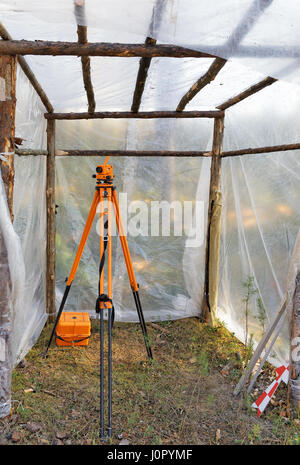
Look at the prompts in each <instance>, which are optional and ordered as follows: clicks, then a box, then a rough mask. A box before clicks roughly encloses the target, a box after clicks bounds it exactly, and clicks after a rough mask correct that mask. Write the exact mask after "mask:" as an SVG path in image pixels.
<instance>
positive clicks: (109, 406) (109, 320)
mask: <svg viewBox="0 0 300 465" xmlns="http://www.w3.org/2000/svg"><path fill="white" fill-rule="evenodd" d="M111 349H112V309H109V310H108V437H109V438H111V436H112V419H111V414H112V350H111Z"/></svg>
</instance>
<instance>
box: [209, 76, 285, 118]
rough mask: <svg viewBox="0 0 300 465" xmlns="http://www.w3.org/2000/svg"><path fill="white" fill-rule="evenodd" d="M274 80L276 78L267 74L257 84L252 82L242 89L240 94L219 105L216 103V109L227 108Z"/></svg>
mask: <svg viewBox="0 0 300 465" xmlns="http://www.w3.org/2000/svg"><path fill="white" fill-rule="evenodd" d="M274 82H277V79H275V78H272V77H270V76H268V77H266V78H265V79H263V80H262V81H259V82H258V83H257V84H254V85H253V86H251V87H249V88H248V89H246V90H244V91H243V92H241V93H240V94H238V95H236V96H235V97H232V98H230V99H229V100H226V102H224V103H222V104H221V105H218V106H217V108H218V110H226V109H227V108H229V107H232V106H233V105H235V104H236V103H239V102H241V101H242V100H245V99H246V98H248V97H250V95H253V94H256V92H259V91H260V90H262V89H264V88H265V87H268V86H270V85H271V84H274Z"/></svg>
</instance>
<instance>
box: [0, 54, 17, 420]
mask: <svg viewBox="0 0 300 465" xmlns="http://www.w3.org/2000/svg"><path fill="white" fill-rule="evenodd" d="M15 107H16V57H15V56H1V57H0V152H1V154H2V156H3V157H5V154H10V155H7V161H3V160H2V161H0V166H1V176H2V180H3V183H4V188H5V192H6V196H7V202H8V207H9V211H10V215H11V219H13V186H14V156H13V155H12V154H13V152H14V136H15ZM0 214H1V215H3V214H4V212H0ZM11 290H12V283H11V276H10V270H9V263H8V253H7V248H6V244H5V241H4V237H3V233H2V231H1V229H0V417H6V416H7V415H9V413H10V409H11V400H10V392H11V374H12V356H11V329H12V316H11V306H10V303H11V302H10V299H11Z"/></svg>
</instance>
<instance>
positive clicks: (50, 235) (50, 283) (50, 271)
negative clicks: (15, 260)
mask: <svg viewBox="0 0 300 465" xmlns="http://www.w3.org/2000/svg"><path fill="white" fill-rule="evenodd" d="M47 150H48V156H47V185H46V202H47V272H46V309H47V313H48V315H49V321H54V319H55V120H48V121H47Z"/></svg>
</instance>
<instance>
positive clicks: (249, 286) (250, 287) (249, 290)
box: [243, 276, 257, 346]
mask: <svg viewBox="0 0 300 465" xmlns="http://www.w3.org/2000/svg"><path fill="white" fill-rule="evenodd" d="M243 286H244V287H245V289H246V295H245V297H244V298H243V302H244V303H245V346H247V344H248V327H249V315H250V303H251V297H252V296H253V295H254V294H256V293H257V289H255V287H254V277H253V276H248V277H247V279H246V281H244V282H243Z"/></svg>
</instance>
